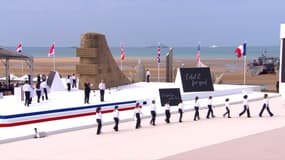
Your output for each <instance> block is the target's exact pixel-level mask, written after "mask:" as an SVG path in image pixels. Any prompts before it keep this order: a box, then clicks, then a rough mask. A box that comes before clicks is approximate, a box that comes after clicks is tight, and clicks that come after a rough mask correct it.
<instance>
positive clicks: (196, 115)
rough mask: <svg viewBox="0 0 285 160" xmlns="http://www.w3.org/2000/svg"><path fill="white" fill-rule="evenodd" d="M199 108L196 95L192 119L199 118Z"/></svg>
mask: <svg viewBox="0 0 285 160" xmlns="http://www.w3.org/2000/svg"><path fill="white" fill-rule="evenodd" d="M199 108H200V101H199V97H198V96H196V97H195V105H194V109H195V114H194V121H197V120H200V115H199Z"/></svg>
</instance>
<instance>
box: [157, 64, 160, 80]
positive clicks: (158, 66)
mask: <svg viewBox="0 0 285 160" xmlns="http://www.w3.org/2000/svg"><path fill="white" fill-rule="evenodd" d="M159 69H160V63H157V72H158V73H157V74H158V77H157V80H158V82H160V74H159V72H160V70H159Z"/></svg>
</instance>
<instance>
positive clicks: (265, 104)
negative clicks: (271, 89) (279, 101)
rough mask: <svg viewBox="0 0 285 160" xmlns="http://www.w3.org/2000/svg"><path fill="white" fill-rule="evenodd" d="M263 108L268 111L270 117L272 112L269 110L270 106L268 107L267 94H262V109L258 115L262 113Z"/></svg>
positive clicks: (260, 115)
mask: <svg viewBox="0 0 285 160" xmlns="http://www.w3.org/2000/svg"><path fill="white" fill-rule="evenodd" d="M265 109H266V110H267V112H268V113H269V115H270V117H272V116H274V114H273V113H272V112H271V111H270V108H269V100H268V94H264V99H263V105H262V109H261V111H260V113H259V117H262V113H263V111H264V110H265Z"/></svg>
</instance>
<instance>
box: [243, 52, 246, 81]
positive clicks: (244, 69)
mask: <svg viewBox="0 0 285 160" xmlns="http://www.w3.org/2000/svg"><path fill="white" fill-rule="evenodd" d="M245 84H246V56H243V85H245Z"/></svg>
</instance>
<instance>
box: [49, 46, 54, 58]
mask: <svg viewBox="0 0 285 160" xmlns="http://www.w3.org/2000/svg"><path fill="white" fill-rule="evenodd" d="M54 54H55V44H54V43H52V45H51V47H50V48H49V52H48V56H49V57H50V56H53V55H54Z"/></svg>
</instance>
